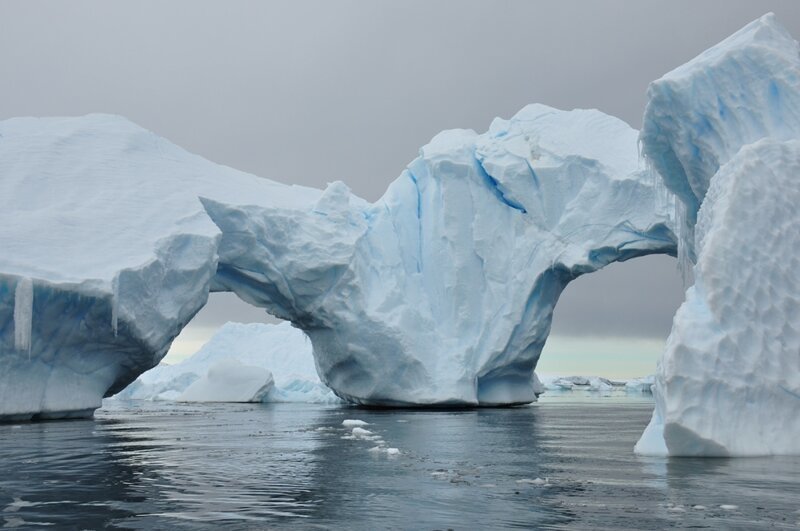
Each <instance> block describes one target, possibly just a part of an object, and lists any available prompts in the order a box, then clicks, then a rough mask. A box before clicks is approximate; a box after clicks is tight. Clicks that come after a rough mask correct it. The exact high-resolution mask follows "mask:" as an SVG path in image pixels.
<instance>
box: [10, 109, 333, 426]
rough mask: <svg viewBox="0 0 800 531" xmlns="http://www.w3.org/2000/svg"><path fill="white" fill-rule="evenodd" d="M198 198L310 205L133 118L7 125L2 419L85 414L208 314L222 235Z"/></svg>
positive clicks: (304, 197)
mask: <svg viewBox="0 0 800 531" xmlns="http://www.w3.org/2000/svg"><path fill="white" fill-rule="evenodd" d="M198 195H205V196H213V197H216V198H218V199H220V200H223V199H224V200H228V201H239V202H250V203H258V204H261V205H264V206H268V205H276V206H279V207H280V208H301V207H307V208H310V205H313V204H314V203H315V202H316V201H317V199H318V198H319V196H320V192H319V191H317V190H312V189H308V188H302V187H297V186H286V185H280V184H277V183H275V182H272V181H268V180H266V179H259V178H257V177H254V176H251V175H247V174H245V173H242V172H239V171H236V170H233V169H230V168H226V167H224V166H219V165H217V164H214V163H211V162H209V161H207V160H205V159H203V158H201V157H198V156H196V155H192V154H190V153H187V152H186V151H184V150H182V149H180V148H178V147H177V146H175V145H173V144H170V143H169V142H167V141H165V140H163V139H161V138H159V137H157V136H155V135H154V134H152V133H150V132H149V131H146V130H144V129H142V128H141V127H138V126H137V125H135V124H133V123H131V122H129V121H127V120H125V119H124V118H120V117H115V116H107V115H89V116H85V117H82V118H13V119H10V120H6V121H3V122H0V249H2V253H0V418H6V419H14V418H20V419H26V418H31V417H40V418H49V417H67V416H86V415H90V414H91V413H92V411H93V410H94V409H96V408H97V407H99V406H100V403H101V398H102V397H103V396H104V395H109V394H113V393H115V392H117V391H119V390H121V389H122V388H124V387H125V386H126V385H127V384H129V383H130V382H131V381H133V380H134V379H135V378H136V377H137V376H138V375H139V374H141V373H142V372H143V371H144V370H146V369H149V368H150V367H153V366H154V365H156V364H157V363H158V362H159V360H160V359H161V358H162V357H163V356H164V355H165V354H166V352H167V350H168V348H169V345H170V342H171V341H172V339H173V338H174V337H175V336H177V334H178V333H179V332H180V330H181V329H182V328H183V327H184V326H185V325H186V324H187V323H188V322H189V320H190V319H191V318H192V316H193V315H194V314H195V313H196V312H197V311H198V310H200V308H202V306H203V305H204V304H205V302H206V299H207V297H208V292H209V289H210V288H211V283H212V279H213V277H214V275H215V273H216V270H217V254H216V250H217V246H218V243H219V238H220V233H219V230H218V229H217V228H216V226H215V225H214V224H213V223H212V222H211V220H210V219H209V218H208V216H207V215H206V214H205V211H204V209H203V206H202V204H201V203H200V201H199V200H198Z"/></svg>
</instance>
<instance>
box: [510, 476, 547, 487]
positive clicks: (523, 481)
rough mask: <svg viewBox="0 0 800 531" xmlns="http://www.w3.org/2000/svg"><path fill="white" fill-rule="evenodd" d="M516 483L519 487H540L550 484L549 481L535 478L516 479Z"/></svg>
mask: <svg viewBox="0 0 800 531" xmlns="http://www.w3.org/2000/svg"><path fill="white" fill-rule="evenodd" d="M517 483H519V484H520V485H537V486H542V485H547V484H548V483H550V480H549V479H548V478H545V479H542V478H536V479H530V478H524V479H518V480H517Z"/></svg>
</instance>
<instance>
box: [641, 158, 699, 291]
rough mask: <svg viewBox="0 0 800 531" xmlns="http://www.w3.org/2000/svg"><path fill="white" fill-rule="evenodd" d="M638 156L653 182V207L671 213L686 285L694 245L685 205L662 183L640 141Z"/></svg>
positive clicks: (688, 278)
mask: <svg viewBox="0 0 800 531" xmlns="http://www.w3.org/2000/svg"><path fill="white" fill-rule="evenodd" d="M639 156H640V157H642V158H644V163H645V167H646V168H647V172H648V174H649V176H650V179H651V182H652V184H653V196H654V200H653V202H654V207H655V211H656V212H661V211H662V210H664V211H665V212H668V213H669V212H670V211H671V213H672V216H671V218H672V219H671V220H670V221H671V222H672V226H673V227H675V232H676V234H675V236H677V238H678V271H680V274H681V279H682V280H683V285H684V286H688V285H689V284H691V283H692V282H693V278H692V277H693V274H692V272H693V268H694V263H693V262H692V258H691V254H690V249H692V248H693V246H694V227H692V226H690V225H689V222H688V220H687V218H686V216H687V214H686V205H684V204H683V201H681V200H680V199H679V198H678V197H676V196H675V195H674V194H673V193H672V192H670V190H669V188H667V186H666V185H665V184H664V179H662V178H661V175H660V174H659V173H658V172H657V171H656V169H655V168H653V165H652V164H650V161H649V160H648V159H647V157H644V155H642V152H641V143H640V146H639Z"/></svg>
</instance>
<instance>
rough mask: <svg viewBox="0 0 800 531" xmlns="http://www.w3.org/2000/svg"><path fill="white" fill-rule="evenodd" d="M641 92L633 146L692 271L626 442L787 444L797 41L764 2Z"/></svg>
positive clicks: (792, 445) (795, 418)
mask: <svg viewBox="0 0 800 531" xmlns="http://www.w3.org/2000/svg"><path fill="white" fill-rule="evenodd" d="M649 92H650V102H649V104H648V106H647V112H646V113H645V125H644V128H643V131H642V144H643V151H644V153H645V154H646V155H647V156H648V157H649V158H650V160H651V161H652V162H653V165H654V167H655V168H656V169H657V170H658V171H659V173H660V174H661V175H662V176H663V178H664V181H665V183H666V184H667V186H668V187H669V188H670V189H672V190H673V191H674V192H675V193H676V194H677V195H678V197H679V198H680V200H681V201H682V202H683V204H684V206H685V208H684V209H683V210H684V219H683V220H682V221H683V226H685V227H688V228H689V229H691V232H693V233H694V237H693V238H690V237H686V238H683V240H684V241H682V243H681V245H682V246H685V247H686V248H687V252H686V255H687V256H688V258H690V259H692V260H693V261H694V262H695V265H694V271H693V272H694V279H695V283H694V285H693V286H692V287H691V288H690V289H689V290H688V292H687V295H686V301H685V302H684V304H683V305H682V306H681V307H680V309H679V310H678V312H677V314H676V315H675V318H674V322H673V328H672V332H671V334H670V337H669V339H668V341H667V346H666V350H665V353H664V356H663V359H662V360H661V363H660V366H659V370H658V373H657V378H656V382H655V398H656V410H655V412H654V414H653V419H652V421H651V423H650V425H649V426H648V428H647V430H646V431H645V433H644V434H643V436H642V438H641V440H640V441H639V443H638V444H637V446H636V450H637V452H639V453H643V454H670V455H770V454H798V453H800V416H799V415H798V414H797V411H798V406H800V356H798V353H800V320H799V319H798V318H799V317H800V254H798V249H800V230H798V227H800V210H798V208H797V206H798V204H800V140H798V139H800V56H798V45H797V43H796V42H795V41H794V40H793V39H792V38H791V37H790V36H789V35H788V33H786V31H785V30H784V29H783V28H781V27H780V26H779V25H778V24H777V22H776V21H775V19H774V16H772V15H766V16H764V17H762V18H761V19H759V20H757V21H755V22H753V23H751V24H750V25H748V26H746V27H745V28H744V29H742V30H741V31H739V32H738V33H736V34H735V35H733V36H732V37H730V38H729V39H727V40H725V41H723V42H722V43H720V44H719V45H717V46H715V47H714V48H712V49H711V50H709V51H707V52H705V53H703V54H702V55H700V56H699V57H697V58H696V59H694V60H693V61H691V62H689V63H687V64H686V65H684V66H682V67H680V68H678V69H677V70H675V71H674V72H671V73H669V74H667V75H666V76H665V77H664V78H662V79H661V80H659V81H656V82H654V83H653V85H652V86H651V88H650V91H649ZM791 139H794V140H791ZM698 207H699V210H698ZM695 212H697V214H696V215H695ZM695 221H696V225H695ZM689 234H691V233H689Z"/></svg>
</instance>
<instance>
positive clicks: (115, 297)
mask: <svg viewBox="0 0 800 531" xmlns="http://www.w3.org/2000/svg"><path fill="white" fill-rule="evenodd" d="M118 322H119V275H116V276H115V277H114V280H112V281H111V330H113V331H114V337H117V323H118Z"/></svg>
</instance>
